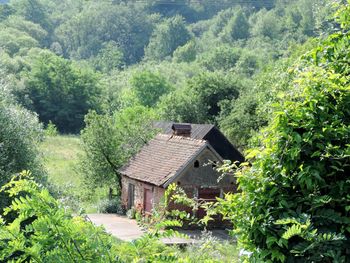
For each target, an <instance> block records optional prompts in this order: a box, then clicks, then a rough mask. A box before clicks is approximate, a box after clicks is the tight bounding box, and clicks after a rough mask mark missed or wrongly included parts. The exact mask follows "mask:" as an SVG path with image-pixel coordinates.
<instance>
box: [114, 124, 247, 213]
mask: <svg viewBox="0 0 350 263" xmlns="http://www.w3.org/2000/svg"><path fill="white" fill-rule="evenodd" d="M197 125H198V124H197ZM197 128H201V129H202V131H203V130H204V128H205V131H204V132H202V134H201V136H203V137H205V136H206V135H208V133H210V131H211V130H212V129H214V127H199V126H197ZM197 131H198V130H197ZM161 132H163V133H160V134H158V135H157V136H156V137H155V138H154V139H152V140H151V141H150V142H149V143H148V144H146V145H145V146H144V147H143V148H142V149H141V150H140V151H139V153H137V154H136V155H135V156H134V157H133V158H132V159H131V160H130V161H129V163H128V164H127V165H125V166H124V167H123V168H122V169H121V170H120V173H121V175H122V180H121V181H122V195H121V198H122V203H123V206H124V207H125V208H126V209H130V208H131V207H135V208H136V209H137V210H139V211H143V212H145V213H148V212H151V210H152V208H153V207H155V206H156V205H157V204H158V203H159V202H160V201H161V199H162V197H163V196H164V192H165V190H166V188H167V186H168V185H170V184H171V183H176V184H177V185H179V186H180V187H181V188H183V189H184V190H185V192H186V193H187V195H188V196H189V197H192V198H198V199H203V200H215V198H216V197H222V196H223V194H224V193H226V192H232V191H236V183H235V179H234V178H233V177H232V176H224V177H223V178H221V180H218V178H219V177H220V176H221V174H219V173H218V172H217V171H216V169H215V167H216V166H217V165H219V164H222V162H223V160H224V158H223V157H222V156H221V155H220V154H219V153H218V151H217V150H216V149H215V148H214V147H213V146H212V145H211V143H210V142H209V141H208V140H205V139H200V137H198V133H193V129H192V125H191V124H173V125H172V132H171V133H170V132H167V131H164V130H161ZM164 133H165V134H164ZM196 134H197V138H194V137H195V136H194V135H196ZM218 138H220V136H218ZM216 144H219V143H218V142H217V143H216ZM232 147H233V146H232ZM219 150H220V149H219ZM237 152H238V151H237V150H235V152H234V153H231V155H234V156H236V157H237V156H238V158H236V159H233V160H232V161H243V157H242V156H241V155H240V154H237ZM238 153H239V152H238Z"/></svg>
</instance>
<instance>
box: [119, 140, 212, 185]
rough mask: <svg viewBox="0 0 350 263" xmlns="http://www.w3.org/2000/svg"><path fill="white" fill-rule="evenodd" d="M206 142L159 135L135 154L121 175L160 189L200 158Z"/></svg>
mask: <svg viewBox="0 0 350 263" xmlns="http://www.w3.org/2000/svg"><path fill="white" fill-rule="evenodd" d="M206 146H207V142H206V141H204V140H196V139H192V138H187V137H181V136H173V135H168V134H158V135H157V136H156V137H155V138H154V139H152V140H151V141H150V142H149V143H148V144H147V145H145V146H144V147H143V148H142V149H141V151H140V152H139V153H138V154H136V155H135V156H134V157H133V158H132V159H131V160H130V161H129V163H128V164H127V165H125V166H124V167H123V168H122V169H121V170H120V173H121V174H123V175H126V176H128V177H130V178H133V179H137V180H140V181H143V182H148V183H151V184H154V185H157V186H161V185H163V184H165V183H166V182H167V181H168V180H169V179H171V178H172V177H173V176H175V175H177V173H178V172H180V171H181V170H182V168H184V167H185V166H186V165H187V164H188V162H189V161H190V160H191V159H192V158H194V157H195V156H197V155H198V154H199V153H200V152H201V151H202V150H203V149H204V148H205V147H206Z"/></svg>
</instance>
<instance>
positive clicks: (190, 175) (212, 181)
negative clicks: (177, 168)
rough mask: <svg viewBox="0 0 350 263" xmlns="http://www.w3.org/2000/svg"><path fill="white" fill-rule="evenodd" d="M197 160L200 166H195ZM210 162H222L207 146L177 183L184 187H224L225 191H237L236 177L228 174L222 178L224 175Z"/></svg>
mask: <svg viewBox="0 0 350 263" xmlns="http://www.w3.org/2000/svg"><path fill="white" fill-rule="evenodd" d="M195 161H198V162H199V167H195V165H194V164H195ZM210 162H216V163H217V164H220V160H219V159H218V158H217V157H216V155H215V154H214V153H213V152H212V151H211V150H209V149H208V148H207V149H205V150H204V151H203V152H202V153H201V154H200V155H199V156H198V157H197V158H196V159H194V160H193V161H192V162H191V163H190V164H189V165H188V167H187V168H186V169H185V170H184V171H183V173H182V175H181V176H180V177H179V178H177V180H175V183H177V184H178V185H179V186H181V187H183V188H194V189H200V188H217V189H222V191H223V192H229V191H236V182H235V179H234V177H233V176H230V175H226V176H224V177H222V178H220V176H222V175H221V174H220V173H218V172H217V171H216V170H215V169H213V165H212V164H211V163H210ZM219 178H220V180H219V181H218V179H219Z"/></svg>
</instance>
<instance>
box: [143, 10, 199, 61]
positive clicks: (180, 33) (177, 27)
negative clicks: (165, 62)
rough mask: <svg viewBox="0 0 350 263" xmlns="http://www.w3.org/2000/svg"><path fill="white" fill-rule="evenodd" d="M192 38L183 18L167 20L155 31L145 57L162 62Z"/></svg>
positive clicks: (177, 17) (176, 17)
mask: <svg viewBox="0 0 350 263" xmlns="http://www.w3.org/2000/svg"><path fill="white" fill-rule="evenodd" d="M191 37H192V36H191V34H190V32H189V31H188V29H187V28H186V24H185V22H184V20H183V18H182V17H181V16H178V15H177V16H175V17H172V18H169V19H166V20H165V21H164V22H163V23H161V24H159V25H157V27H156V28H155V29H154V31H153V33H152V37H151V39H150V42H149V44H148V46H147V48H146V50H145V56H146V58H148V59H153V60H162V59H164V58H165V57H167V56H171V55H172V54H173V52H174V51H175V49H176V48H178V47H179V46H183V45H185V44H186V43H187V42H188V41H189V40H190V39H191Z"/></svg>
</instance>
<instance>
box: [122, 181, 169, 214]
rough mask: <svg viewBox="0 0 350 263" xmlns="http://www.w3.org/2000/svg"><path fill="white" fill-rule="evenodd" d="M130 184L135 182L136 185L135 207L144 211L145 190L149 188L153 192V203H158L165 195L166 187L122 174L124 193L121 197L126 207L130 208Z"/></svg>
mask: <svg viewBox="0 0 350 263" xmlns="http://www.w3.org/2000/svg"><path fill="white" fill-rule="evenodd" d="M129 184H133V185H134V186H135V192H134V205H133V206H134V207H135V208H136V209H138V210H141V211H143V208H144V190H145V189H149V190H151V191H152V193H153V199H152V203H153V204H154V205H155V204H158V203H159V202H160V200H161V198H162V197H163V196H164V192H165V189H163V188H161V187H158V186H155V185H152V184H148V183H144V182H140V181H137V180H134V179H131V178H128V177H126V176H122V194H121V199H122V204H123V206H125V208H128V198H129V195H128V189H129Z"/></svg>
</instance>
